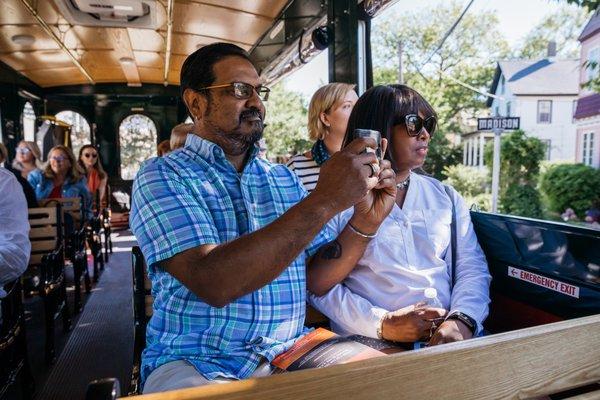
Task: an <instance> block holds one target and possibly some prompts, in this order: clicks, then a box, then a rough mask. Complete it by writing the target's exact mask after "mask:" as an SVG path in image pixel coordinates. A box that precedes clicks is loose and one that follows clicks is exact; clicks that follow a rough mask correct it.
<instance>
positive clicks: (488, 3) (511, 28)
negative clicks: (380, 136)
mask: <svg viewBox="0 0 600 400" xmlns="http://www.w3.org/2000/svg"><path fill="white" fill-rule="evenodd" d="M444 1H447V0H420V1H419V2H415V1H411V0H400V1H398V3H396V4H395V5H394V6H393V7H391V8H390V9H388V10H386V12H389V11H390V10H392V9H399V10H411V9H414V8H416V7H421V8H431V7H435V6H436V5H437V4H441V3H443V2H444ZM468 2H469V0H460V1H459V4H462V5H463V7H464V6H466V5H467V4H468ZM565 3H566V2H565V1H564V0H563V1H557V0H475V2H474V3H473V5H472V6H471V8H470V9H469V13H484V12H485V13H489V12H493V13H495V14H496V15H497V16H498V19H499V22H500V24H499V29H500V31H501V32H502V33H503V35H504V37H505V38H506V40H507V41H508V43H509V44H510V45H511V47H514V46H515V45H516V44H518V43H519V42H520V41H521V40H522V39H523V37H524V36H525V35H526V34H527V33H528V32H529V30H530V29H531V28H533V27H534V26H535V25H536V24H537V23H538V22H539V21H540V20H541V19H542V18H543V17H544V16H545V15H548V14H552V13H554V12H556V11H557V10H558V8H559V7H561V6H562V5H564V4H565ZM573 7H574V6H573ZM374 23H376V21H374ZM449 23H451V22H449ZM327 81H328V78H327V52H326V51H325V52H323V53H321V54H319V55H318V56H317V57H315V58H314V59H313V61H311V62H310V63H309V64H307V65H306V66H304V67H303V68H301V69H300V70H298V71H296V72H295V73H294V74H293V75H291V76H289V77H288V78H286V79H285V80H284V84H285V86H286V88H287V89H289V90H293V91H296V92H300V93H302V94H303V95H304V96H305V97H307V98H310V96H311V95H312V93H314V91H315V90H316V89H317V88H318V87H319V86H321V85H322V84H323V83H326V82H327Z"/></svg>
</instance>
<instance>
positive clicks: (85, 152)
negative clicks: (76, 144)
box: [77, 144, 108, 206]
mask: <svg viewBox="0 0 600 400" xmlns="http://www.w3.org/2000/svg"><path fill="white" fill-rule="evenodd" d="M77 163H78V164H79V166H80V167H81V169H82V170H83V171H85V175H86V179H87V187H88V190H89V191H90V193H91V195H92V197H93V200H94V201H96V199H95V196H96V190H97V191H98V192H99V195H100V203H102V201H104V196H105V195H106V183H107V182H108V175H106V172H104V168H102V162H101V161H100V153H99V152H98V149H97V148H96V147H95V146H93V145H91V144H86V145H84V146H83V147H82V148H81V149H79V159H78V160H77ZM100 206H101V205H100Z"/></svg>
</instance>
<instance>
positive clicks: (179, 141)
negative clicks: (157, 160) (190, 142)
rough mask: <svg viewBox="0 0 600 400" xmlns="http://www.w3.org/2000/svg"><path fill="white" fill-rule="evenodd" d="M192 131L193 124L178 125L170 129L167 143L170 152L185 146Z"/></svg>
mask: <svg viewBox="0 0 600 400" xmlns="http://www.w3.org/2000/svg"><path fill="white" fill-rule="evenodd" d="M192 129H194V124H179V125H175V127H174V128H173V129H171V139H170V141H169V145H170V146H171V151H173V150H177V149H180V148H182V147H183V145H185V140H186V139H187V135H188V133H190V132H192Z"/></svg>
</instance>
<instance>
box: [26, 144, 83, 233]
mask: <svg viewBox="0 0 600 400" xmlns="http://www.w3.org/2000/svg"><path fill="white" fill-rule="evenodd" d="M27 180H28V181H29V183H30V184H31V186H33V190H34V191H35V196H36V198H37V199H38V200H42V199H60V198H68V197H81V198H82V199H83V211H84V218H85V219H89V218H91V216H92V208H91V207H92V195H91V194H90V191H89V190H88V188H87V181H86V179H85V175H84V174H83V171H81V169H80V167H79V164H77V161H75V156H74V155H73V152H72V151H71V149H69V148H68V147H65V146H61V145H59V146H54V147H53V148H51V149H50V152H49V153H48V164H47V165H46V167H45V168H44V170H43V171H40V170H36V171H33V172H31V173H30V174H29V177H28V178H27ZM65 222H66V221H65Z"/></svg>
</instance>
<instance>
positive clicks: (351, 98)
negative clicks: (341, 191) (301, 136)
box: [287, 83, 358, 193]
mask: <svg viewBox="0 0 600 400" xmlns="http://www.w3.org/2000/svg"><path fill="white" fill-rule="evenodd" d="M356 100H358V96H357V95H356V92H355V91H354V85H351V84H348V83H330V84H328V85H325V86H323V87H321V88H319V90H317V91H316V92H315V94H314V95H313V97H312V99H311V100H310V105H309V108H308V134H309V136H310V138H311V139H312V140H314V141H315V144H314V145H313V147H312V149H311V150H310V151H307V152H306V153H304V154H296V155H295V156H293V157H292V158H291V159H290V161H289V162H288V164H287V166H288V168H289V169H291V170H292V171H294V172H295V173H296V175H298V178H300V181H301V182H302V184H303V185H304V187H305V188H306V190H307V191H308V192H309V193H310V192H312V191H313V190H314V188H315V186H316V185H317V180H318V179H319V171H320V169H321V164H323V163H324V162H325V161H327V160H328V159H329V157H330V156H331V155H333V153H337V152H338V151H340V149H341V148H342V142H343V140H344V134H345V133H346V126H347V125H348V118H349V117H350V113H351V112H352V108H353V107H354V104H355V103H356Z"/></svg>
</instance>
